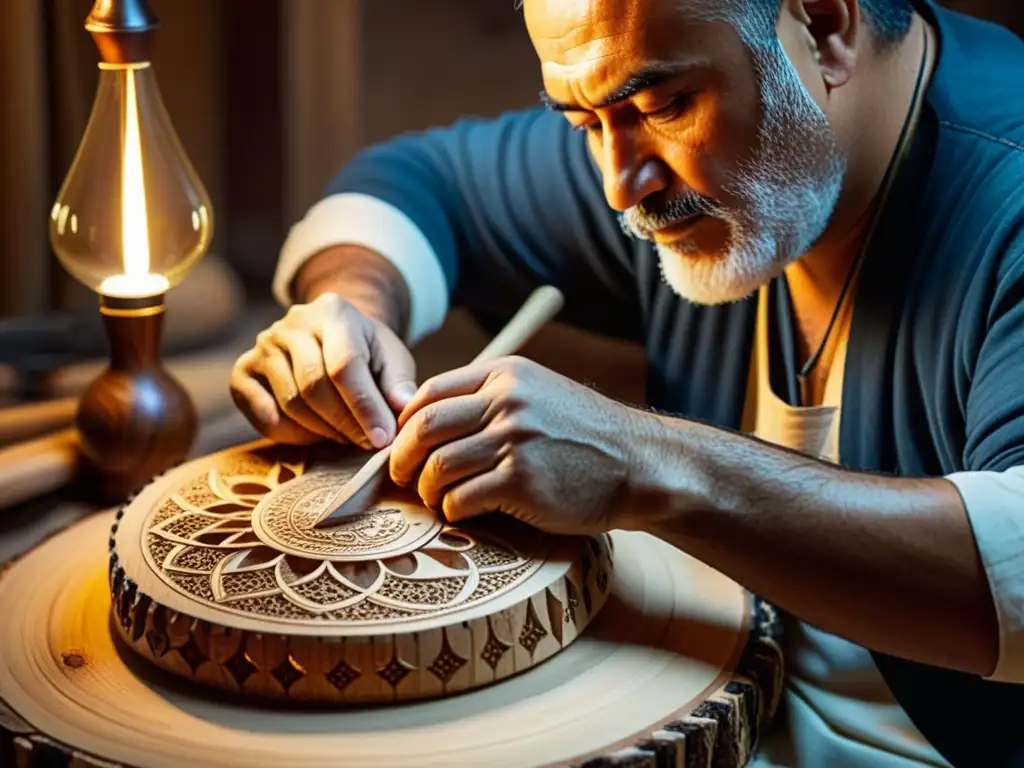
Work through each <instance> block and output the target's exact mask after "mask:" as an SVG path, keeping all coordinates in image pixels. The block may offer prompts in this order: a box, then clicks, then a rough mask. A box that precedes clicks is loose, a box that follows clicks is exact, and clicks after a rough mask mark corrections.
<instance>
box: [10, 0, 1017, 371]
mask: <svg viewBox="0 0 1024 768" xmlns="http://www.w3.org/2000/svg"><path fill="white" fill-rule="evenodd" d="M150 3H151V5H152V7H153V10H154V11H155V12H156V14H157V15H158V16H159V18H160V20H161V22H162V29H161V30H160V32H159V33H158V37H157V48H156V53H155V66H156V71H157V75H158V78H159V82H160V84H161V88H162V92H163V96H164V99H165V102H166V105H167V108H168V110H169V111H170V113H171V116H172V118H173V120H174V122H175V125H176V128H177V130H178V133H179V135H180V136H181V139H182V141H183V143H184V145H185V148H186V150H187V152H188V153H189V155H190V157H191V159H192V161H193V162H194V163H195V165H196V166H197V169H198V171H199V173H200V175H201V177H202V178H203V180H204V181H205V183H206V185H207V187H208V189H209V190H210V192H211V194H212V196H213V201H214V206H215V212H216V235H215V239H214V245H213V248H212V251H211V252H212V253H215V254H218V255H220V256H222V257H223V258H225V259H226V260H227V262H228V263H229V264H230V265H232V267H233V268H234V270H235V271H236V273H237V274H238V275H239V277H240V278H241V279H242V280H243V281H244V284H245V286H246V288H247V290H248V294H249V297H250V300H251V301H254V302H266V301H267V300H268V298H269V282H270V277H271V274H272V271H273V267H274V263H275V260H276V257H277V248H278V247H279V245H280V243H281V240H282V238H283V237H284V233H285V232H286V229H287V227H288V225H289V224H290V223H292V222H293V221H294V220H295V219H297V218H298V217H300V216H301V215H302V213H303V211H304V210H305V209H306V207H308V205H309V204H310V203H311V202H313V201H314V200H315V199H316V197H317V195H318V194H319V192H320V190H321V189H322V187H323V185H324V184H325V183H326V182H327V180H328V179H329V178H330V176H331V175H332V174H333V172H334V170H336V169H337V168H338V167H339V166H340V165H341V164H342V163H344V162H345V160H346V159H347V158H349V157H350V156H351V155H352V153H353V152H355V151H357V150H358V149H359V148H360V147H362V146H365V145H366V144H369V143H372V142H375V141H380V140H383V139H386V138H388V137H390V136H393V135H395V134H398V133H401V132H403V131H408V130H415V129H421V128H426V127H429V126H432V125H437V124H443V123H446V122H449V121H451V120H452V119H454V118H456V117H458V116H460V115H464V114H476V115H492V114H496V113H498V112H500V111H502V110H504V109H508V108H514V107H521V106H526V105H531V104H534V103H536V101H537V92H538V90H539V86H540V80H539V75H538V71H537V66H536V61H535V58H534V54H533V50H532V48H531V46H530V43H529V40H528V38H527V36H526V32H525V29H524V25H523V23H522V17H521V13H520V12H518V11H516V10H514V7H513V5H514V4H513V2H512V0H430V1H429V2H423V0H374V1H373V2H371V1H370V0H150ZM946 4H947V5H949V6H952V7H956V8H957V9H958V10H962V11H966V12H970V13H975V14H977V15H981V16H985V17H988V18H992V19H995V20H998V21H1000V22H1002V23H1005V24H1007V25H1008V26H1010V27H1012V28H1014V29H1015V30H1016V31H1017V32H1018V33H1024V4H1021V3H1020V2H1018V1H1017V0H947V2H946ZM91 5H92V0H4V11H5V14H4V19H5V23H4V24H3V25H2V26H0V103H2V105H3V120H2V121H0V169H2V178H0V194H2V199H3V201H4V205H3V206H2V207H0V248H2V251H0V317H3V316H7V315H19V314H31V313H39V312H46V311H50V310H55V309H65V308H69V307H75V306H80V305H82V303H83V302H92V301H94V297H92V296H91V295H88V294H86V293H85V292H84V290H83V289H80V288H79V287H78V286H77V285H76V284H74V283H73V282H72V281H70V280H69V279H68V278H67V277H66V276H65V274H64V272H63V270H61V269H60V268H59V266H58V265H56V264H55V262H54V260H53V258H52V257H51V255H50V250H49V246H48V243H47V240H46V216H47V212H48V210H49V207H50V205H51V203H52V200H53V197H54V195H55V192H56V190H57V187H58V186H59V184H60V181H61V180H62V179H63V176H64V174H65V173H66V171H67V168H68V165H69V164H70V162H71V159H72V157H73V154H74V151H75V148H76V147H77V143H78V140H79V138H80V137H81V135H82V131H83V129H84V127H85V123H86V120H87V118H88V112H89V108H90V105H91V103H92V98H93V91H94V87H95V78H96V68H95V61H96V54H95V49H94V47H93V44H92V41H91V39H90V38H89V37H88V35H87V34H86V33H85V31H84V29H83V27H82V25H83V22H84V19H85V17H86V15H87V14H88V11H89V8H90V6H91ZM460 327H461V328H462V330H461V331H460V330H455V331H449V333H450V334H455V335H454V336H452V338H457V339H460V340H461V342H460V343H463V344H464V345H471V344H475V343H477V342H476V340H473V339H470V337H469V336H466V335H465V334H467V333H470V332H469V331H467V330H466V329H465V327H464V326H458V323H457V322H456V328H457V329H458V328H460ZM460 333H461V334H462V335H459V334H460ZM558 333H562V332H561V331H558V332H555V335H556V336H557V334H558ZM558 338H561V339H562V341H564V337H558ZM568 346H569V347H572V348H573V349H572V354H573V355H577V356H578V355H584V356H585V354H586V350H585V349H584V350H582V351H581V350H580V349H579V348H578V345H576V344H569V345H568ZM459 354H461V352H460V353H459ZM616 355H617V356H616V357H615V358H614V359H615V360H617V361H619V362H627V361H628V362H630V363H631V364H632V363H633V362H636V361H637V360H639V357H637V356H635V350H633V351H629V350H624V349H618V348H616ZM629 355H634V356H633V357H629ZM572 364H573V363H572V360H570V361H569V362H566V361H565V360H564V359H563V361H562V365H563V367H564V366H566V365H568V366H571V365H572ZM613 367H624V366H613ZM627 384H628V385H629V386H634V385H636V384H637V381H636V380H634V379H630V380H629V381H628V382H627Z"/></svg>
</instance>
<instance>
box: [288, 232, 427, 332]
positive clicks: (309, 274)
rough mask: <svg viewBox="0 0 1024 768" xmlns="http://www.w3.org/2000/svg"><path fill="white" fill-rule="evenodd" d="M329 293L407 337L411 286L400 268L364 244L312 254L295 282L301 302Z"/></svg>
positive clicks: (293, 284) (296, 291)
mask: <svg viewBox="0 0 1024 768" xmlns="http://www.w3.org/2000/svg"><path fill="white" fill-rule="evenodd" d="M326 293H334V294H337V295H338V296H340V297H341V298H343V299H345V300H346V301H348V302H349V303H350V304H351V305H352V306H354V307H355V308H356V309H358V310H359V311H360V312H362V313H363V314H364V315H366V316H367V317H369V318H371V319H373V320H377V321H379V322H381V323H383V324H385V325H387V326H388V327H389V328H391V330H393V331H394V332H395V333H396V334H397V335H398V336H400V337H404V336H405V332H406V329H407V328H408V323H409V306H410V300H409V288H408V286H407V285H406V284H405V280H404V278H403V277H402V275H401V274H400V273H399V272H398V270H397V269H396V268H395V267H394V265H392V264H391V262H390V261H388V260H387V259H385V258H384V257H383V256H381V255H380V254H378V253H375V252H374V251H371V250H369V249H367V248H364V247H362V246H355V245H339V246H332V247H331V248H326V249H324V250H323V251H320V252H319V253H316V254H314V255H313V256H311V257H310V258H309V259H308V260H307V262H306V263H305V264H304V265H303V266H302V267H301V268H300V269H299V271H298V272H297V273H296V275H295V279H294V281H293V283H292V295H293V296H294V297H295V300H296V302H297V303H300V304H308V303H309V302H311V301H313V300H315V299H316V298H317V297H319V296H323V295H324V294H326Z"/></svg>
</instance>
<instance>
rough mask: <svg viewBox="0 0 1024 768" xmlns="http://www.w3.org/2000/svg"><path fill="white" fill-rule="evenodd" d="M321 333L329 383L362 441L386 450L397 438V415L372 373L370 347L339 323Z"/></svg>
mask: <svg viewBox="0 0 1024 768" xmlns="http://www.w3.org/2000/svg"><path fill="white" fill-rule="evenodd" d="M321 334H322V348H323V360H324V365H325V367H326V372H327V373H326V375H327V377H328V380H329V381H330V382H332V383H333V385H334V388H335V391H337V392H338V394H339V395H340V396H341V398H342V400H343V401H344V402H345V405H346V407H347V408H348V411H349V412H350V413H351V414H352V416H353V417H354V418H355V421H356V423H357V424H358V425H359V430H360V432H361V433H362V434H361V435H360V438H361V440H362V441H363V442H364V443H365V442H366V441H368V442H369V444H370V445H371V446H373V447H374V448H383V447H384V446H385V445H387V444H388V443H389V442H391V440H392V439H393V438H394V435H395V431H396V425H395V416H394V414H393V413H392V412H391V409H390V408H389V407H388V404H387V403H386V402H385V401H384V396H383V395H382V394H381V393H380V388H379V387H378V386H377V382H376V381H374V378H373V374H372V373H370V354H369V344H368V343H367V342H366V341H365V340H363V339H360V338H359V337H358V336H356V335H354V334H353V333H352V331H351V329H350V327H348V326H342V325H340V324H335V323H327V324H325V325H324V327H323V329H322V330H321Z"/></svg>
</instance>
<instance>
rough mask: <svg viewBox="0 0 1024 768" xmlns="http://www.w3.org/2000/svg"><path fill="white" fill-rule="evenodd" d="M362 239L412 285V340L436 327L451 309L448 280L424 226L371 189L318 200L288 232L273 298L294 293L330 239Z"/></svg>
mask: <svg viewBox="0 0 1024 768" xmlns="http://www.w3.org/2000/svg"><path fill="white" fill-rule="evenodd" d="M343 244H344V245H361V246H364V247H366V248H370V249H372V250H374V251H376V252H377V253H379V254H380V255H381V256H383V257H384V258H386V259H387V260H388V261H390V262H391V263H392V264H394V266H395V268H396V269H397V270H398V271H399V273H400V274H401V275H402V277H403V278H404V279H405V282H406V285H407V286H408V287H409V300H410V304H411V306H410V311H409V329H408V332H407V334H406V339H405V341H406V343H407V344H409V345H410V346H411V345H413V344H415V343H416V342H418V341H419V340H420V339H422V338H423V337H424V336H427V335H429V334H430V333H433V332H434V331H436V330H437V329H438V328H440V327H441V325H442V323H444V319H445V316H446V315H447V313H448V306H449V295H448V284H447V283H446V281H445V276H444V271H443V270H442V268H441V263H440V261H439V260H438V258H437V255H436V254H435V253H434V249H433V247H432V246H431V245H430V242H429V241H428V240H427V238H426V236H425V235H424V234H423V232H421V231H420V229H419V227H417V226H416V225H415V224H414V223H413V222H412V220H411V219H409V217H408V216H406V215H405V214H404V213H402V211H400V210H399V209H398V208H395V207H394V206H393V205H391V204H390V203H386V202H384V201H383V200H379V199H378V198H375V197H370V196H369V195H364V194H358V193H345V194H339V195H331V196H329V197H326V198H324V199H323V200H321V201H319V202H318V203H316V205H314V206H313V207H312V208H310V209H309V211H308V212H307V213H306V215H305V216H304V217H303V218H302V220H301V221H299V222H298V223H297V224H295V225H294V226H293V227H292V228H291V230H290V231H289V233H288V237H287V238H285V242H284V245H283V246H282V248H281V255H280V257H279V258H278V262H277V269H276V271H275V273H274V282H273V293H274V298H275V299H276V300H277V301H278V303H279V304H281V306H282V307H288V306H290V305H291V304H292V303H293V302H294V299H293V298H292V296H291V290H290V288H291V284H292V280H294V278H295V274H296V273H297V272H298V271H299V268H300V267H301V266H302V265H303V264H304V263H305V262H306V260H307V259H309V258H310V257H311V256H313V255H314V254H315V253H317V252H318V251H321V250H323V249H324V248H327V247H329V246H332V245H343Z"/></svg>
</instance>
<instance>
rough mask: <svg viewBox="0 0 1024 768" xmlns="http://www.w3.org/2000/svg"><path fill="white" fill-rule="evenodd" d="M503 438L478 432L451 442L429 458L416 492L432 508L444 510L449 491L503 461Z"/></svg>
mask: <svg viewBox="0 0 1024 768" xmlns="http://www.w3.org/2000/svg"><path fill="white" fill-rule="evenodd" d="M500 450H501V441H500V440H498V439H495V438H493V437H491V436H489V435H486V434H476V435H471V436H469V437H464V438H462V439H460V440H455V441H454V442H451V443H447V444H445V445H442V446H440V447H439V448H437V449H436V450H435V451H434V452H433V453H431V454H430V456H429V457H428V458H427V460H426V462H425V463H424V465H423V471H422V472H421V473H420V476H419V481H418V482H417V485H416V492H417V493H418V494H419V497H420V498H421V499H423V502H424V503H425V504H426V505H427V507H429V508H430V509H434V510H440V509H441V503H442V499H443V498H444V494H445V491H446V490H447V489H448V488H449V487H450V486H452V485H454V484H457V483H460V482H465V481H467V480H469V479H471V478H472V477H474V476H476V475H478V474H480V473H482V472H487V471H488V470H491V469H494V467H495V466H497V464H498V462H499V461H500V456H499V452H500Z"/></svg>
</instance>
